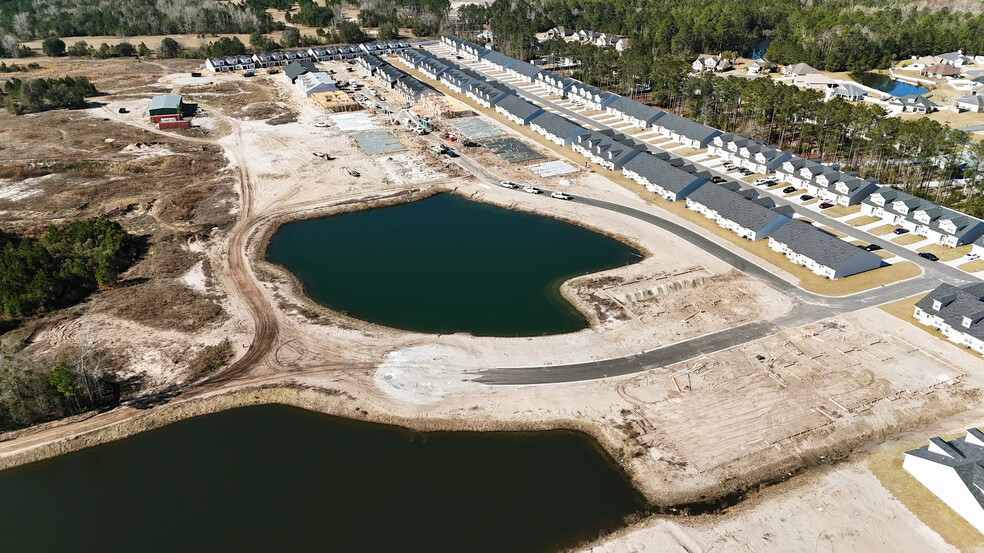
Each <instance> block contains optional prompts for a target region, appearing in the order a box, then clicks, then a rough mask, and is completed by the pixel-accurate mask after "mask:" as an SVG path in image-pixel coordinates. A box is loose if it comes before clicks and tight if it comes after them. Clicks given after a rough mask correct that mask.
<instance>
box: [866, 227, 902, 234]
mask: <svg viewBox="0 0 984 553" xmlns="http://www.w3.org/2000/svg"><path fill="white" fill-rule="evenodd" d="M896 228H898V227H896V226H895V225H882V226H880V227H875V228H873V229H871V230H869V231H868V232H869V233H870V234H874V235H875V236H882V235H885V234H888V233H890V232H892V231H893V230H895V229H896Z"/></svg>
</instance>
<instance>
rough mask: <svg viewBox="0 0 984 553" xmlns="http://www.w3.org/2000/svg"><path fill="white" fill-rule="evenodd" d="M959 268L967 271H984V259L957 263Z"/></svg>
mask: <svg viewBox="0 0 984 553" xmlns="http://www.w3.org/2000/svg"><path fill="white" fill-rule="evenodd" d="M957 268H958V269H960V270H961V271H967V272H968V273H976V272H977V271H984V259H975V260H973V261H971V262H970V263H964V264H963V265H957Z"/></svg>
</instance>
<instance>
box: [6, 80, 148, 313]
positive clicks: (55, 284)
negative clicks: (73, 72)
mask: <svg viewBox="0 0 984 553" xmlns="http://www.w3.org/2000/svg"><path fill="white" fill-rule="evenodd" d="M66 78H69V77H66ZM39 80H40V79H39ZM33 82H36V81H31V83H33ZM31 83H28V85H30V84H31ZM136 258H137V243H136V239H135V237H134V236H132V235H130V234H129V233H127V232H126V231H125V230H124V229H123V227H121V226H120V225H119V223H116V222H114V221H110V220H108V219H104V218H99V219H92V220H87V221H76V222H73V223H69V224H68V225H65V226H64V227H55V226H49V227H48V228H47V230H45V232H44V234H42V235H41V236H40V237H38V238H32V237H22V236H16V235H12V234H6V233H3V232H0V316H2V317H27V316H32V315H36V314H38V313H44V312H49V311H52V310H54V309H59V308H62V307H66V306H69V305H72V304H74V303H77V302H79V301H81V300H82V299H83V298H85V297H86V296H88V295H89V294H91V293H92V292H94V291H95V290H96V289H97V288H99V287H100V286H108V285H111V284H114V283H115V282H116V279H117V277H118V276H119V274H120V273H121V272H122V271H124V270H126V269H127V268H129V267H130V265H131V264H133V262H134V261H135V260H136Z"/></svg>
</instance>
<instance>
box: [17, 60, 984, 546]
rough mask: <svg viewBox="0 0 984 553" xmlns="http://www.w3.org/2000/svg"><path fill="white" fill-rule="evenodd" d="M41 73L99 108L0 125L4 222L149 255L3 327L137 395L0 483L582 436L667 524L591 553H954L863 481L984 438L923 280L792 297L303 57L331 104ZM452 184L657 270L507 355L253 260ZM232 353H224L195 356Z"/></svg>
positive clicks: (631, 212) (433, 106)
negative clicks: (367, 429)
mask: <svg viewBox="0 0 984 553" xmlns="http://www.w3.org/2000/svg"><path fill="white" fill-rule="evenodd" d="M390 59H391V61H392V59H393V58H392V57H391V58H390ZM43 62H44V63H43V64H42V65H41V68H40V69H38V70H36V72H37V74H38V75H46V74H76V75H78V74H90V75H96V74H98V75H99V76H98V78H94V79H93V80H94V83H95V84H96V86H97V87H98V89H99V90H100V91H101V92H103V93H104V96H101V97H99V98H96V100H98V103H95V104H93V105H92V106H91V107H89V108H87V109H84V110H77V111H71V112H66V111H53V112H46V113H41V114H37V115H32V116H25V117H15V116H12V115H8V114H0V129H2V130H0V139H2V142H3V144H4V146H3V148H2V149H0V171H2V172H0V216H2V220H3V223H4V226H5V230H23V231H25V232H36V231H37V230H38V229H40V228H43V226H45V225H47V224H49V223H52V222H57V221H64V220H69V219H72V218H75V217H80V216H88V215H92V216H95V215H109V216H111V217H113V218H114V219H115V220H118V221H119V222H120V223H121V224H122V225H124V226H125V227H126V228H128V229H129V230H131V231H133V232H139V233H142V234H143V235H146V236H147V237H148V242H149V244H148V250H147V253H146V254H145V256H144V258H143V259H142V260H141V261H140V262H139V263H138V264H137V265H135V266H134V267H133V268H132V269H131V270H130V272H129V273H127V274H124V275H123V279H122V283H123V284H125V285H121V286H119V287H116V288H108V289H105V290H101V291H99V292H98V293H96V294H95V295H94V296H93V297H92V298H91V300H89V301H87V302H86V303H84V304H80V305H78V306H76V307H73V308H71V309H68V310H65V311H62V312H59V313H57V314H55V315H54V316H51V317H46V318H43V319H38V320H34V321H31V322H30V323H29V325H28V326H27V327H26V330H19V331H17V332H19V334H18V335H17V336H18V340H19V342H18V343H19V346H20V347H21V348H22V349H23V351H24V352H25V354H26V355H29V356H33V357H35V358H42V357H44V358H48V357H50V358H54V357H56V356H57V355H58V353H59V352H60V351H66V350H67V349H68V348H70V347H73V344H75V343H77V342H78V340H79V337H80V336H81V335H82V334H83V333H94V334H95V335H96V336H97V339H98V341H99V343H100V344H101V345H102V347H104V348H106V349H107V350H111V351H113V352H114V362H115V363H116V365H115V367H114V370H116V371H119V374H120V375H121V376H122V377H124V378H125V379H126V380H127V382H129V383H130V385H129V387H128V388H126V390H125V393H126V395H125V397H124V401H123V402H122V403H121V405H120V406H119V407H117V408H115V409H112V410H109V411H107V412H103V413H99V414H95V415H92V416H86V417H84V418H82V417H80V418H78V419H76V420H67V421H60V422H55V423H50V424H47V425H43V426H41V427H36V428H28V429H24V430H17V431H12V432H9V433H7V434H5V435H2V436H0V467H10V466H15V465H18V464H23V463H26V462H30V461H33V460H37V459H41V458H46V457H51V456H54V455H57V454H60V453H63V452H65V451H69V450H71V449H74V448H80V447H85V446H88V445H94V444H98V443H102V442H105V441H108V440H114V439H119V438H122V437H125V436H127V435H130V434H133V433H136V432H139V431H142V430H146V429H148V428H154V427H157V426H161V425H164V424H167V423H169V422H172V421H174V420H179V419H183V418H188V417H191V416H195V415H198V414H203V413H208V412H214V411H216V410H220V409H226V408H230V407H233V406H237V405H247V404H255V403H270V402H276V403H286V404H291V405H298V406H302V407H305V408H308V409H313V410H317V411H321V412H326V413H330V414H334V415H340V416H345V417H354V418H358V419H364V420H370V421H377V422H387V423H395V424H401V425H404V426H408V427H411V428H416V429H421V430H433V429H447V430H489V431H492V430H545V429H552V428H568V429H573V430H578V431H583V432H585V433H588V434H589V435H591V436H593V437H594V438H596V439H597V440H598V441H599V442H600V443H601V445H602V446H603V447H604V448H605V449H606V450H607V451H608V452H609V454H610V455H611V456H612V457H613V458H614V459H615V460H616V462H617V463H618V464H619V465H620V467H622V468H623V469H624V470H625V471H626V472H627V473H628V474H629V475H630V477H631V479H632V481H633V483H634V484H635V485H636V486H637V487H638V488H639V490H640V491H641V492H642V493H643V494H644V495H645V496H646V498H647V499H648V500H649V501H650V502H651V504H652V505H653V509H652V512H651V514H650V515H649V516H647V517H646V518H645V519H644V520H641V521H638V522H635V523H634V524H632V525H630V526H628V527H627V528H625V529H624V530H623V531H621V532H618V533H616V534H615V535H611V536H604V537H601V538H600V540H599V541H598V542H595V543H592V544H590V545H587V546H586V547H585V549H583V550H584V551H592V552H595V551H596V552H603V551H604V552H612V553H615V552H623V551H624V552H629V551H649V550H652V551H657V550H658V551H691V552H694V551H712V550H714V551H719V550H735V551H776V552H779V551H790V550H796V549H797V548H796V547H791V546H790V544H794V543H799V542H798V540H803V541H809V542H811V543H812V541H813V540H815V539H816V540H820V541H822V542H823V543H824V544H828V543H829V544H839V543H844V541H846V540H850V539H852V537H853V538H857V540H856V541H855V542H854V543H856V544H857V545H856V546H855V549H854V550H856V551H870V550H878V549H882V550H892V551H900V552H908V551H912V552H917V551H927V550H947V548H950V550H955V549H953V546H952V545H948V543H947V541H946V539H945V538H946V536H944V535H943V534H945V529H940V528H937V527H933V528H930V527H929V526H927V525H926V524H925V523H924V522H922V519H921V515H920V513H919V512H918V510H916V511H915V514H913V512H911V509H908V508H907V506H906V505H903V504H902V503H900V502H899V501H898V500H896V499H894V498H893V497H892V496H891V494H889V493H888V492H887V491H886V490H885V488H883V487H882V484H881V483H880V481H879V479H878V478H877V477H876V476H875V475H874V474H873V472H872V471H871V470H870V469H869V468H868V467H867V465H866V464H865V462H866V460H867V459H868V458H869V456H870V455H871V454H872V452H873V451H875V450H876V449H878V448H885V447H887V448H897V447H900V444H907V443H909V441H911V440H912V439H913V437H915V436H920V437H921V436H923V435H924V434H925V433H926V432H927V431H928V430H927V429H929V428H934V429H935V428H937V427H943V428H944V429H949V430H952V429H954V428H959V427H960V425H963V424H965V423H967V422H969V421H978V423H979V421H980V420H981V418H982V411H981V389H982V387H984V379H982V378H981V375H982V374H984V373H982V372H981V370H980V369H981V368H982V361H981V359H980V358H979V357H977V356H973V355H971V354H969V353H967V352H965V351H963V350H962V349H960V348H958V347H957V346H955V345H953V344H951V343H948V342H946V341H944V340H940V339H939V338H937V337H935V336H933V335H931V334H930V333H927V332H925V331H923V330H920V329H918V328H916V327H915V326H912V325H911V324H909V323H906V322H903V321H900V319H899V318H897V317H896V316H894V315H892V314H890V313H888V312H886V311H885V310H882V309H880V308H879V307H877V306H878V305H879V304H882V303H885V302H888V301H894V300H897V299H900V298H905V297H909V296H912V295H914V294H916V293H918V292H922V291H925V290H928V288H929V287H930V286H929V285H928V284H927V283H926V281H925V280H920V278H924V279H928V278H930V277H928V276H927V277H913V278H911V279H909V280H905V281H902V282H898V283H894V284H889V285H887V286H881V287H876V288H872V289H870V290H867V291H865V292H863V293H862V294H861V295H857V294H855V295H849V296H845V297H842V298H834V297H832V296H825V295H821V294H813V293H809V292H806V291H803V290H802V289H800V288H799V287H798V286H796V283H797V282H798V279H797V278H796V275H794V274H792V269H788V268H784V266H782V265H781V264H779V262H778V261H774V260H772V259H771V258H769V259H765V258H762V257H756V256H755V255H754V254H752V253H749V251H747V250H745V249H742V248H739V247H736V246H735V244H734V243H733V242H731V241H729V239H726V238H723V237H722V236H719V235H718V234H715V233H714V232H710V231H708V230H707V228H705V227H702V226H700V225H699V224H697V223H695V222H694V220H693V219H690V218H688V217H685V216H681V215H679V214H678V213H676V212H674V211H672V210H669V209H663V208H662V207H660V205H661V204H660V201H658V200H656V199H654V198H653V195H652V194H651V193H647V192H646V191H645V189H644V188H643V187H641V186H637V185H635V184H634V183H627V181H625V179H619V178H616V177H615V176H613V175H614V172H612V171H606V170H603V169H600V168H598V167H596V166H592V165H589V164H587V163H586V161H585V159H586V158H584V157H581V156H579V155H578V154H575V153H572V152H570V151H569V150H562V149H560V148H557V147H556V145H553V144H551V143H550V142H549V141H546V140H542V139H539V138H537V135H533V134H531V133H529V132H528V131H527V130H522V127H519V126H516V125H512V124H511V123H509V121H508V120H506V119H505V118H503V117H497V116H495V115H494V112H491V110H487V109H483V108H482V107H481V106H479V105H477V104H475V103H470V102H466V101H464V100H461V99H458V98H454V97H452V96H451V95H445V94H442V95H429V94H428V95H423V96H422V97H421V99H420V100H419V101H417V102H416V103H409V102H408V101H407V99H406V98H405V97H404V95H402V94H400V93H399V92H398V91H396V90H395V89H389V88H387V87H386V86H383V85H382V84H380V83H379V82H377V81H376V80H373V79H372V78H371V77H368V76H365V75H360V74H359V70H358V69H357V68H355V67H354V66H353V65H352V64H349V63H347V62H346V61H328V62H323V63H320V64H319V65H320V66H321V68H323V69H324V70H325V71H326V72H327V71H330V72H333V74H334V75H335V76H337V77H338V79H337V80H338V81H339V82H341V78H340V76H341V75H344V76H345V77H346V79H345V80H346V81H347V82H348V84H347V85H346V87H345V89H346V90H344V91H335V92H323V93H315V94H313V95H312V96H310V97H307V96H305V95H303V94H302V93H301V92H299V91H298V88H297V87H296V86H295V85H294V84H292V83H291V82H289V81H288V80H287V79H285V78H284V76H283V75H282V74H267V73H264V72H258V73H256V74H255V76H253V77H250V78H245V77H243V75H241V74H239V73H235V72H228V73H215V74H211V73H205V74H204V75H203V76H198V77H194V76H190V74H191V73H192V72H193V71H197V70H198V69H199V68H198V67H197V66H194V65H193V64H192V63H191V62H187V61H184V60H168V61H167V62H162V63H154V64H149V63H140V62H137V61H134V60H109V61H104V60H82V61H80V60H67V59H54V58H52V59H45V60H43ZM97 69H98V72H97ZM370 89H371V92H370ZM159 94H180V95H181V96H182V97H183V98H184V99H185V100H186V101H189V102H194V103H197V104H198V111H197V113H196V115H195V117H194V118H193V119H192V120H191V122H190V125H189V126H188V128H176V129H163V130H162V129H159V128H156V127H155V125H154V122H153V121H151V120H150V119H149V118H148V116H147V114H148V109H149V107H150V102H151V98H152V97H153V96H155V95H159ZM360 96H361V98H364V100H362V101H360ZM28 145H29V146H28ZM449 152H450V153H449ZM452 153H453V154H454V155H453V156H452V155H451V154H452ZM124 180H125V182H126V183H127V186H125V187H122V186H119V183H121V182H124ZM500 181H511V182H514V183H517V184H518V185H519V186H520V189H516V190H514V189H509V188H506V187H503V186H500V185H499V182H500ZM523 186H531V187H536V188H538V189H541V190H542V191H547V192H550V191H557V192H562V193H565V194H567V195H570V196H573V197H574V199H575V201H563V200H560V199H556V198H551V197H550V194H549V193H536V194H534V193H524V192H523V190H522V189H521V188H522V187H523ZM439 192H451V193H455V194H460V195H462V196H465V197H467V198H470V199H473V200H476V201H481V202H486V203H491V204H495V205H499V206H503V207H507V208H510V209H515V210H521V211H527V212H532V213H536V214H541V215H545V216H548V217H552V218H556V219H559V220H562V221H565V222H568V223H573V224H577V225H581V226H584V227H587V228H589V229H591V230H594V231H596V232H600V233H603V234H606V235H608V236H611V237H614V238H617V239H619V240H621V241H623V242H626V243H628V244H632V245H633V246H635V247H636V248H637V249H638V250H639V251H641V252H644V259H642V260H641V261H639V262H638V263H634V264H632V265H627V266H625V267H620V268H617V269H613V270H610V271H605V272H601V273H596V274H589V275H582V276H577V277H573V278H571V279H569V280H566V281H565V282H563V283H562V284H561V287H560V290H561V293H562V295H563V297H564V298H565V299H566V300H567V301H568V302H570V304H572V305H573V306H574V307H575V308H576V309H577V310H578V311H580V312H581V313H582V314H583V315H584V317H585V318H587V320H588V321H589V323H590V326H589V328H587V329H584V330H581V331H578V332H575V333H570V334H561V335H555V336H532V337H515V338H506V337H476V336H472V335H469V334H465V333H457V334H449V335H439V334H438V335H433V334H424V333H415V332H407V331H401V330H396V329H392V328H387V327H383V326H379V325H374V324H371V323H368V322H365V321H361V320H358V319H355V318H353V317H350V316H348V315H347V314H345V313H340V312H335V311H332V310H330V309H328V308H326V307H324V306H321V305H319V304H317V303H316V302H314V301H312V300H311V299H309V298H307V297H306V296H305V294H304V291H303V290H302V289H301V287H300V285H299V283H298V281H297V279H296V278H295V277H294V276H293V275H291V274H289V273H287V272H286V271H284V270H283V269H282V268H280V267H277V266H274V265H271V264H269V263H267V262H266V261H264V250H265V247H266V241H267V240H268V239H269V237H270V236H271V234H272V233H273V232H274V231H275V230H276V229H277V228H278V226H279V225H281V224H283V223H285V222H287V221H292V220H296V219H305V218H312V217H321V216H330V215H334V214H340V213H344V212H348V211H353V210H365V209H372V208H375V207H380V206H385V205H391V204H394V203H399V202H407V201H413V200H415V199H419V198H423V197H427V196H429V195H432V194H435V193H439ZM654 221H656V222H654ZM736 252H737V253H736ZM787 269H788V270H787ZM2 338H3V339H5V340H7V342H5V344H6V343H8V342H9V341H10V340H11V338H12V335H4V336H2ZM219 344H224V346H223V347H225V348H227V354H228V356H227V357H222V358H221V359H222V361H221V362H220V363H212V364H210V363H206V361H208V359H205V358H204V357H203V356H204V355H205V354H206V353H210V354H214V350H212V349H209V348H212V347H215V346H217V345H219ZM213 365H214V366H213ZM148 398H152V401H151V400H148ZM148 407H149V408H148ZM975 424H977V423H975ZM939 432H941V431H939V430H933V431H931V433H932V434H933V435H935V434H936V433H939ZM858 496H862V497H864V498H866V501H867V503H865V504H861V505H860V506H859V505H858V504H856V503H854V502H853V499H854V498H856V497H858ZM821 500H822V501H821ZM802 501H807V502H809V501H814V502H816V503H817V506H814V505H813V504H812V503H810V504H809V505H808V508H803V509H800V508H799V507H798V502H802ZM821 502H822V506H821V505H820V503H821ZM819 507H822V508H819ZM777 513H782V515H781V516H780V515H778V514H777ZM844 513H851V514H852V516H846V515H844ZM681 515H686V516H681ZM917 517H919V518H917ZM859 528H860V529H865V530H864V531H859V530H858V529H859ZM818 533H822V534H823V536H825V537H823V538H818V537H817V535H818ZM859 533H860V534H865V533H868V534H877V535H879V536H882V537H883V538H879V539H885V540H887V541H883V542H878V541H875V539H876V538H875V537H873V536H872V535H860V537H859ZM941 536H943V537H941ZM820 541H818V543H820ZM645 544H648V547H649V549H646V547H647V546H646V545H645ZM657 545H658V547H657ZM884 548H888V549H884ZM819 550H833V548H832V547H827V548H826V549H819ZM836 550H841V549H839V548H837V549H836ZM977 550H981V549H980V548H979V549H977Z"/></svg>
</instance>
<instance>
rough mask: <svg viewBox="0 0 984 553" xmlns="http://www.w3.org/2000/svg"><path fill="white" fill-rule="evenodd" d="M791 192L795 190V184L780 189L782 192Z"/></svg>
mask: <svg viewBox="0 0 984 553" xmlns="http://www.w3.org/2000/svg"><path fill="white" fill-rule="evenodd" d="M793 192H796V187H795V186H787V187H786V188H783V189H782V193H783V194H792V193H793Z"/></svg>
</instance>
